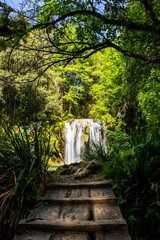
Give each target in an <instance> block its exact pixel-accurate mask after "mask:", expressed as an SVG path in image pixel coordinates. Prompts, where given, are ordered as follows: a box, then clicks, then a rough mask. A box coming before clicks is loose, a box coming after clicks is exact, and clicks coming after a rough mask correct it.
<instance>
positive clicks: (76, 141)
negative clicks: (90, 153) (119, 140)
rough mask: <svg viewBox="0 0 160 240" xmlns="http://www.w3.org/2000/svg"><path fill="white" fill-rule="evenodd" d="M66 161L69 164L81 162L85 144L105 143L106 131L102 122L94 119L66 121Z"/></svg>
mask: <svg viewBox="0 0 160 240" xmlns="http://www.w3.org/2000/svg"><path fill="white" fill-rule="evenodd" d="M65 138H66V143H65V161H66V163H67V164H70V163H74V162H80V161H81V160H82V159H81V155H82V154H83V151H84V148H85V144H86V143H88V144H91V142H92V141H93V142H95V143H96V142H97V143H98V142H100V141H102V144H105V142H106V132H105V131H104V128H103V123H102V122H95V121H93V120H92V119H76V120H74V121H72V122H71V123H65Z"/></svg>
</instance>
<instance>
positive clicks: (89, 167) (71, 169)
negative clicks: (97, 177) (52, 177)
mask: <svg viewBox="0 0 160 240" xmlns="http://www.w3.org/2000/svg"><path fill="white" fill-rule="evenodd" d="M100 171H101V165H100V164H99V163H98V162H97V161H96V160H93V161H91V162H85V161H82V162H79V163H71V164H69V165H63V166H60V167H58V168H57V170H56V173H57V174H59V175H62V174H64V175H65V174H69V175H72V176H73V177H74V178H76V179H81V178H86V177H88V176H89V175H92V174H96V173H98V172H100Z"/></svg>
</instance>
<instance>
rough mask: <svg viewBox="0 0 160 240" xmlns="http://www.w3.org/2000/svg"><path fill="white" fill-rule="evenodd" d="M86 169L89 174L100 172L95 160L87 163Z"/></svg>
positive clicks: (98, 164) (99, 166)
mask: <svg viewBox="0 0 160 240" xmlns="http://www.w3.org/2000/svg"><path fill="white" fill-rule="evenodd" d="M87 169H88V170H89V171H90V173H96V172H99V171H101V165H100V163H99V162H97V161H96V160H93V161H91V162H89V163H88V166H87Z"/></svg>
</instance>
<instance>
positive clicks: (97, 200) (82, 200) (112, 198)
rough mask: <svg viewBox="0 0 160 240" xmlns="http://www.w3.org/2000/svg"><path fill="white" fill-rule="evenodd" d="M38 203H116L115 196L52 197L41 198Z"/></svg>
mask: <svg viewBox="0 0 160 240" xmlns="http://www.w3.org/2000/svg"><path fill="white" fill-rule="evenodd" d="M39 201H43V202H48V203H49V204H51V205H53V204H59V205H62V204H90V205H93V204H107V203H116V202H117V201H116V197H115V196H108V197H103V198H58V199H56V198H54V197H41V198H40V199H39Z"/></svg>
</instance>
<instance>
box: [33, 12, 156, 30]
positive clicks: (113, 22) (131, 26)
mask: <svg viewBox="0 0 160 240" xmlns="http://www.w3.org/2000/svg"><path fill="white" fill-rule="evenodd" d="M84 14H85V15H90V16H93V17H96V18H98V19H100V20H101V21H102V22H103V24H106V25H114V26H120V27H126V28H127V29H128V30H137V31H145V32H149V33H155V34H158V35H160V30H157V29H156V28H155V27H154V26H152V25H145V24H138V23H135V22H132V21H129V20H126V19H124V18H123V19H121V20H116V19H108V18H106V17H105V16H103V15H102V14H100V13H98V12H95V11H91V10H77V11H72V12H69V13H66V14H64V15H63V16H61V17H59V18H58V19H57V20H55V21H51V22H46V23H40V24H36V25H34V26H33V27H32V28H31V30H34V29H38V28H41V29H44V28H47V27H49V26H54V25H55V24H57V23H59V22H61V21H63V20H65V19H66V18H68V17H74V16H76V15H84Z"/></svg>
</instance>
